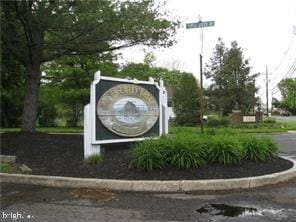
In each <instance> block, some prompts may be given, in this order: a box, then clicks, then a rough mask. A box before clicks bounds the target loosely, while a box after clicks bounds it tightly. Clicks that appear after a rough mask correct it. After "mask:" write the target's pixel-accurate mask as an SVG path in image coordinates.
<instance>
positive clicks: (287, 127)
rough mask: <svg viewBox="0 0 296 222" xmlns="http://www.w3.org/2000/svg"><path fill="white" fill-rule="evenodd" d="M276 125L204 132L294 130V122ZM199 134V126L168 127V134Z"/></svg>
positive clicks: (252, 125)
mask: <svg viewBox="0 0 296 222" xmlns="http://www.w3.org/2000/svg"><path fill="white" fill-rule="evenodd" d="M276 123H277V124H276V125H273V124H270V125H266V124H265V125H262V126H260V125H258V126H256V125H255V124H248V125H244V126H243V127H235V128H233V127H207V126H205V128H204V130H205V131H211V130H213V129H215V130H219V131H223V130H228V131H236V132H238V133H277V132H287V131H289V130H296V120H277V121H276ZM179 132H187V133H200V126H196V127H170V133H179Z"/></svg>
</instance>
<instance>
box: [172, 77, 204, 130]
mask: <svg viewBox="0 0 296 222" xmlns="http://www.w3.org/2000/svg"><path fill="white" fill-rule="evenodd" d="M199 96H200V89H199V88H198V84H197V80H196V79H195V78H194V76H193V75H191V74H184V75H182V77H181V79H180V83H179V84H178V85H176V86H174V87H173V109H174V112H175V114H176V119H175V122H176V124H177V125H180V126H193V125H196V124H197V123H198V121H199V120H200V117H199V116H200V113H199V105H200V104H199V99H198V98H199Z"/></svg>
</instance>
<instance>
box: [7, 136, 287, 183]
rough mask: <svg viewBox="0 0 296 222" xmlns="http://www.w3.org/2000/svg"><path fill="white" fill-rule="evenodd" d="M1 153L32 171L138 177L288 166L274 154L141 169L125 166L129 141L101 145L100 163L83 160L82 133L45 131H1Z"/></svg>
mask: <svg viewBox="0 0 296 222" xmlns="http://www.w3.org/2000/svg"><path fill="white" fill-rule="evenodd" d="M1 154H6V155H16V156H17V161H18V162H20V163H25V164H26V165H27V166H29V167H30V168H31V169H32V170H33V173H34V174H40V175H54V176H70V177H94V178H110V179H138V180H181V179H188V180H190V179H220V178H239V177H250V176H258V175H264V174H270V173H275V172H279V171H283V170H286V169H289V168H291V167H292V163H291V162H290V161H287V160H284V159H281V158H275V159H270V160H268V161H266V162H260V163H258V162H253V161H242V162H241V164H240V165H238V166H221V165H218V164H212V165H210V164H207V165H205V166H202V167H199V168H197V169H194V170H190V171H185V170H177V169H172V168H171V169H164V170H155V171H152V172H143V171H139V170H135V169H129V168H128V165H129V162H130V161H131V159H132V156H131V154H130V149H129V145H127V144H119V145H116V146H114V145H113V146H110V145H109V146H108V147H105V157H104V161H103V163H101V164H100V165H97V166H96V165H90V164H86V163H85V162H84V160H83V137H82V135H57V134H56V135H54V134H46V133H34V134H25V133H4V134H1Z"/></svg>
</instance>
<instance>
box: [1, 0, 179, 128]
mask: <svg viewBox="0 0 296 222" xmlns="http://www.w3.org/2000/svg"><path fill="white" fill-rule="evenodd" d="M1 26H2V32H1V44H5V45H6V47H7V48H8V50H9V51H10V53H11V54H12V55H13V57H14V59H16V60H17V61H18V62H19V63H21V64H22V65H23V66H24V67H25V68H26V73H27V76H26V90H25V98H24V108H23V116H22V130H23V131H26V132H32V131H34V129H35V123H36V117H37V106H38V103H37V102H38V94H39V85H40V80H41V71H42V70H41V64H43V63H44V62H48V61H52V60H54V59H58V58H61V57H63V56H77V55H100V56H103V55H104V54H105V53H108V52H111V51H114V50H117V49H121V48H125V47H131V46H134V45H138V44H144V45H148V46H164V47H167V46H170V45H172V43H173V40H172V39H171V38H170V37H172V36H173V35H174V33H175V29H176V27H177V23H176V22H172V21H169V20H167V19H165V18H164V16H163V14H162V13H161V10H160V8H159V5H157V4H156V3H155V1H154V0H141V1H140V0H139V1H131V0H126V1H121V0H104V1H93V0H85V1H75V0H70V1H57V0H56V1H55V0H50V1H49V0H48V1H36V0H23V1H16V0H15V1H4V2H1Z"/></svg>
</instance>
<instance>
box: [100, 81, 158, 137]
mask: <svg viewBox="0 0 296 222" xmlns="http://www.w3.org/2000/svg"><path fill="white" fill-rule="evenodd" d="M97 115H98V117H99V119H100V121H101V122H102V124H103V125H104V126H105V127H106V128H107V129H109V130H110V131H112V132H113V133H115V134H117V135H120V136H125V137H135V136H140V135H142V134H144V133H146V132H147V131H148V130H150V129H151V128H152V127H153V126H154V124H155V123H156V122H157V119H158V116H159V106H158V103H157V101H156V99H155V97H154V96H153V95H152V94H151V93H150V92H149V91H148V90H146V89H144V88H143V87H140V86H138V85H131V84H120V85H117V86H114V87H112V88H111V89H109V90H107V91H106V92H105V93H104V94H103V95H102V96H101V98H100V99H99V101H98V103H97Z"/></svg>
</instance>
